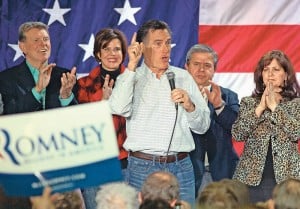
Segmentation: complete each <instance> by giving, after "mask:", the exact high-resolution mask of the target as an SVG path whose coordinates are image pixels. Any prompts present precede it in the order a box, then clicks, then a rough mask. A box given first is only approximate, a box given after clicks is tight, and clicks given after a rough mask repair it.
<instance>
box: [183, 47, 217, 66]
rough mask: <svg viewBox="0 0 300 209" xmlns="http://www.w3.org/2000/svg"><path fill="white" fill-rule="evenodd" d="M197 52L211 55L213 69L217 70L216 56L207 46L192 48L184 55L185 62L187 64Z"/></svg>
mask: <svg viewBox="0 0 300 209" xmlns="http://www.w3.org/2000/svg"><path fill="white" fill-rule="evenodd" d="M198 52H199V53H208V54H211V56H212V58H213V61H214V69H215V70H216V69H217V64H218V54H217V52H216V51H215V50H213V48H211V47H210V46H208V45H206V44H195V45H194V46H192V47H191V48H190V49H189V51H188V52H187V54H186V59H185V62H186V63H189V61H190V59H191V56H192V54H194V53H198Z"/></svg>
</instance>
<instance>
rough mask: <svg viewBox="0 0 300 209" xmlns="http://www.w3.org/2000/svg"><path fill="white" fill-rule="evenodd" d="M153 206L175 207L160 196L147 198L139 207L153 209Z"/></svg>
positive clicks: (140, 208)
mask: <svg viewBox="0 0 300 209" xmlns="http://www.w3.org/2000/svg"><path fill="white" fill-rule="evenodd" d="M153 208H155V209H173V208H172V207H171V205H170V204H169V203H168V202H167V201H165V200H163V199H160V198H157V199H151V200H149V199H148V200H145V201H144V202H142V204H141V205H140V207H139V209H153Z"/></svg>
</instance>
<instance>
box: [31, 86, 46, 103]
mask: <svg viewBox="0 0 300 209" xmlns="http://www.w3.org/2000/svg"><path fill="white" fill-rule="evenodd" d="M31 92H32V94H33V96H34V98H35V99H36V100H37V101H38V102H40V103H41V102H42V98H43V96H42V94H41V93H39V92H37V91H36V90H35V88H32V89H31Z"/></svg>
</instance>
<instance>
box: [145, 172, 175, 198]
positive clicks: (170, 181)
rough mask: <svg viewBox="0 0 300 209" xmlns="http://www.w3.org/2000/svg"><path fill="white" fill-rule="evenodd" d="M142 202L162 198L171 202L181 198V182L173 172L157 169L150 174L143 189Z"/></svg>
mask: <svg viewBox="0 0 300 209" xmlns="http://www.w3.org/2000/svg"><path fill="white" fill-rule="evenodd" d="M141 198H142V202H143V201H144V200H147V199H150V200H151V199H157V198H161V199H163V200H165V201H167V202H169V203H171V201H173V200H179V183H178V180H177V178H176V176H174V175H173V174H172V173H169V172H165V171H157V172H154V173H152V174H150V175H149V176H148V177H147V178H146V180H145V181H144V183H143V186H142V189H141Z"/></svg>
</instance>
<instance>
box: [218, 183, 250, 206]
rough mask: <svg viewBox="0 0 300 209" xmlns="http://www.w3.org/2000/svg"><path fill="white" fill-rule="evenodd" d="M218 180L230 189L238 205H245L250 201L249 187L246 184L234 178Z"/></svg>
mask: <svg viewBox="0 0 300 209" xmlns="http://www.w3.org/2000/svg"><path fill="white" fill-rule="evenodd" d="M219 182H221V183H222V184H225V185H226V186H227V187H228V188H230V189H231V190H232V192H233V193H234V195H235V196H236V198H237V202H238V205H240V206H241V205H247V204H249V203H250V199H249V198H250V196H249V189H248V186H247V185H246V184H244V183H243V182H241V181H238V180H235V179H222V180H220V181H219Z"/></svg>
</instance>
